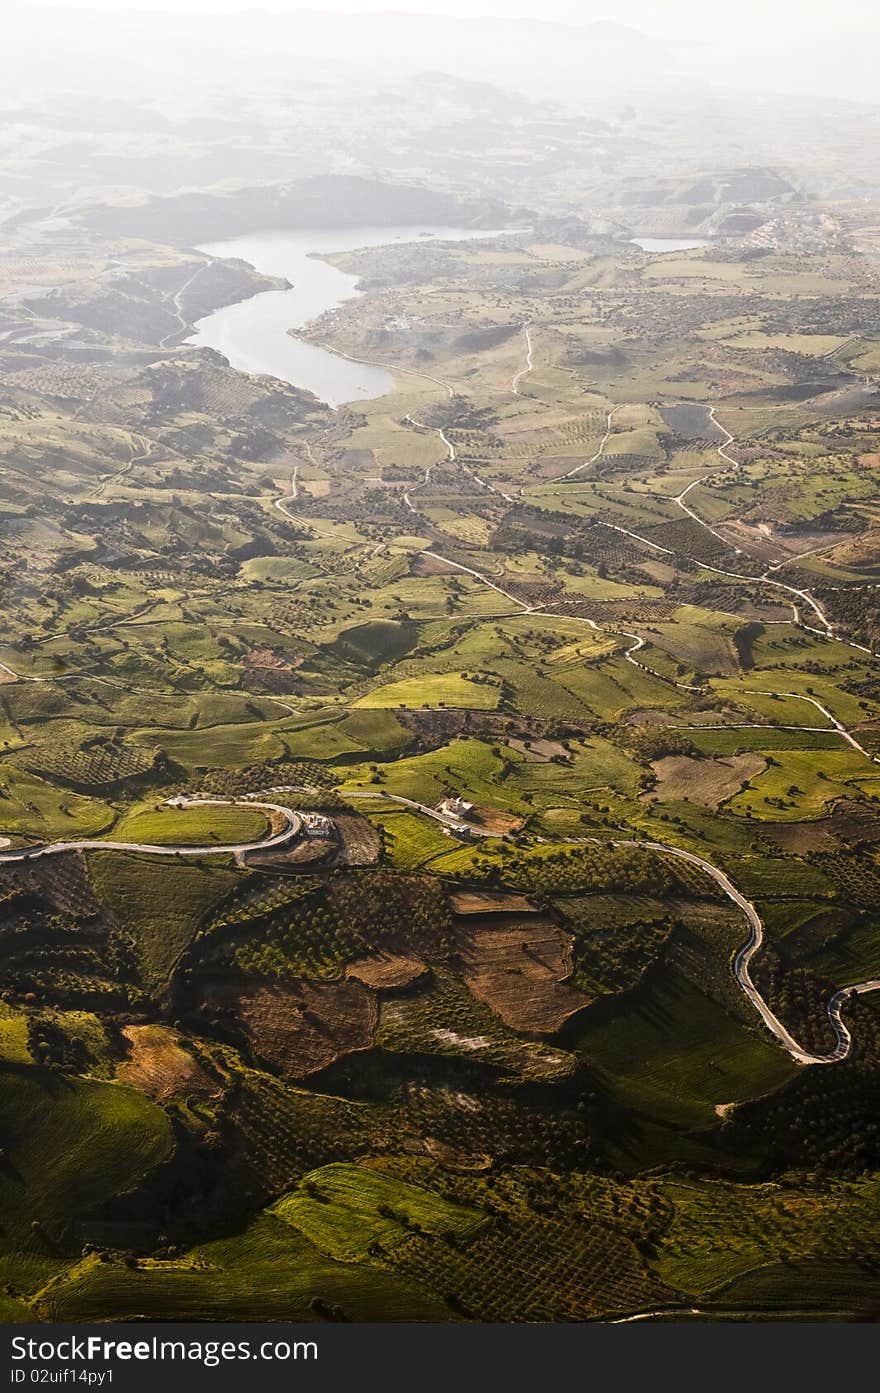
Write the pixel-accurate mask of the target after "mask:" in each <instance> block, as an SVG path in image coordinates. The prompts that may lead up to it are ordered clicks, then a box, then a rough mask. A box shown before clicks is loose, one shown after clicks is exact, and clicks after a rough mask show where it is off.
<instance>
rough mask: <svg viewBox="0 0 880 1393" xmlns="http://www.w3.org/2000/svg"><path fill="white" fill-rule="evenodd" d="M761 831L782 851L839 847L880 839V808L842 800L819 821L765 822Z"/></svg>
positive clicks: (858, 844) (830, 850)
mask: <svg viewBox="0 0 880 1393" xmlns="http://www.w3.org/2000/svg"><path fill="white" fill-rule="evenodd" d="M761 830H762V833H763V834H764V835H765V836H767V837H770V838H771V839H772V840H773V841H774V842H775V843H776V844H777V846H779V847H781V848H782V850H783V851H789V852H793V853H795V854H796V855H799V854H801V853H802V852H805V851H808V852H809V851H818V852H821V851H827V852H834V851H840V850H841V848H842V847H855V846H860V845H870V844H872V843H875V842H878V841H880V812H875V811H874V810H873V809H872V808H870V807H869V806H867V805H866V804H864V803H853V802H850V801H849V800H841V802H840V803H838V805H837V807H836V808H835V809H834V811H833V812H832V813H831V814H830V816H829V817H825V818H822V820H821V821H819V822H786V823H779V824H774V823H765V824H764V826H763V827H762V829H761Z"/></svg>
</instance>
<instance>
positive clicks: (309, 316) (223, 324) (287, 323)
mask: <svg viewBox="0 0 880 1393" xmlns="http://www.w3.org/2000/svg"><path fill="white" fill-rule="evenodd" d="M500 235H501V234H500V233H499V232H497V231H477V230H475V229H473V228H457V227H427V226H426V227H340V228H328V229H324V230H320V229H318V230H303V231H297V232H260V233H253V234H250V235H247V236H244V237H234V238H232V239H230V240H229V241H225V242H208V243H205V244H203V245H202V246H200V247H199V248H198V250H199V251H200V252H204V253H205V254H206V255H208V256H216V257H239V258H240V259H241V260H242V261H247V262H248V263H249V264H250V265H251V266H253V267H254V268H255V269H256V270H257V271H261V272H263V274H264V275H268V276H283V277H284V278H285V279H286V280H288V281H290V283H291V286H292V289H291V290H266V291H263V292H261V293H260V294H259V295H253V296H251V297H250V298H249V299H247V300H241V301H239V302H238V304H234V305H227V306H225V308H223V309H220V310H216V311H215V312H214V313H213V314H209V315H207V316H206V317H205V318H204V319H200V320H199V321H198V323H197V324H196V325H195V326H194V327H195V333H194V334H193V335H192V337H191V338H190V339H189V340H188V342H189V343H192V344H196V345H198V346H199V347H202V348H214V349H216V350H217V352H218V353H222V354H223V356H224V357H225V358H228V359H229V362H230V363H231V364H232V366H233V367H234V368H238V369H239V370H240V371H241V372H249V373H266V374H268V375H269V376H270V377H277V378H280V379H281V381H282V382H289V383H290V384H291V385H292V386H294V387H304V388H306V389H307V390H308V391H310V392H314V394H315V396H316V397H319V398H320V399H321V401H325V402H328V403H329V405H330V406H339V405H341V404H342V403H343V402H348V401H365V400H368V399H370V398H373V397H381V396H384V394H385V393H386V392H389V391H390V390H391V388H392V387H393V385H394V377H393V375H392V373H390V372H388V371H387V370H386V369H385V368H382V367H373V366H371V365H370V364H367V363H356V362H352V361H351V359H348V358H344V357H342V356H341V355H340V354H339V353H333V352H331V350H330V349H327V348H319V347H318V345H317V344H313V343H308V342H307V341H306V340H305V339H301V338H298V337H297V336H296V335H295V333H291V332H289V331H290V330H296V329H301V328H302V327H303V326H304V325H305V324H308V323H309V322H310V321H311V320H313V319H316V318H317V317H318V315H321V314H323V313H324V312H325V311H326V310H331V309H335V308H336V306H337V305H341V304H343V303H344V301H346V300H350V299H352V298H353V297H354V296H356V295H358V294H359V293H360V292H359V291H358V288H357V277H356V276H351V275H348V274H347V273H346V272H344V271H339V270H337V268H336V267H335V266H331V265H329V264H328V263H327V262H326V261H322V260H321V257H322V256H325V255H329V254H330V253H332V252H343V251H353V250H355V249H356V248H360V247H384V246H389V245H391V244H392V243H395V242H401V243H404V242H417V241H443V242H467V241H473V240H475V239H479V238H487V237H498V236H500Z"/></svg>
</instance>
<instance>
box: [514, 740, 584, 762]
mask: <svg viewBox="0 0 880 1393" xmlns="http://www.w3.org/2000/svg"><path fill="white" fill-rule="evenodd" d="M507 743H508V745H509V746H510V748H511V749H512V750H517V751H518V752H519V753H520V754H521V755H523V756H524V757H525V758H526V759H527V760H531V761H532V762H533V763H536V764H549V763H550V761H551V759H568V758H569V754H568V751H567V750H566V748H565V746H564V745H560V744H559V742H558V740H529V742H528V744H526V741H525V740H524V739H520V738H519V737H517V736H512V737H511V739H510V740H508V742H507Z"/></svg>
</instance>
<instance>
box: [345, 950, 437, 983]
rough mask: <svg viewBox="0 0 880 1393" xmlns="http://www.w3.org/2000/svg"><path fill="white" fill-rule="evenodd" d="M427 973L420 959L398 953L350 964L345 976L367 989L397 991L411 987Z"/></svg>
mask: <svg viewBox="0 0 880 1393" xmlns="http://www.w3.org/2000/svg"><path fill="white" fill-rule="evenodd" d="M427 971H428V969H427V968H426V966H425V964H424V963H423V962H422V961H421V959H420V958H407V957H404V956H403V955H402V954H397V953H383V954H381V955H380V954H378V953H377V954H375V955H374V954H370V955H369V956H368V957H366V958H358V959H357V961H356V962H353V963H349V964H348V967H347V968H346V969H345V975H346V977H348V978H350V979H352V980H354V981H356V982H360V983H362V985H363V986H365V987H371V988H372V989H373V990H374V991H395V990H399V989H400V988H401V987H409V986H411V984H412V983H413V982H417V981H418V979H419V978H420V977H422V976H424V974H425V973H426V972H427Z"/></svg>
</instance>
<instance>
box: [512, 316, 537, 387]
mask: <svg viewBox="0 0 880 1393" xmlns="http://www.w3.org/2000/svg"><path fill="white" fill-rule="evenodd" d="M531 322H532V321H531V320H530V319H527V320H526V322H525V324H524V325H523V334H524V335H525V340H526V365H525V367H524V368H520V370H519V372H518V373H517V374H516V376H515V377H514V379H513V381H512V382H511V384H510V390H511V392H512V393H513V395H514V396H515V397H518V396H520V390H519V384H520V383H521V382H522V380H523V378H526V377H528V375H529V373H530V372H531V371H532V369H533V368H534V366H535V362H534V344H533V343H532V335H531V330H530V325H531Z"/></svg>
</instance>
